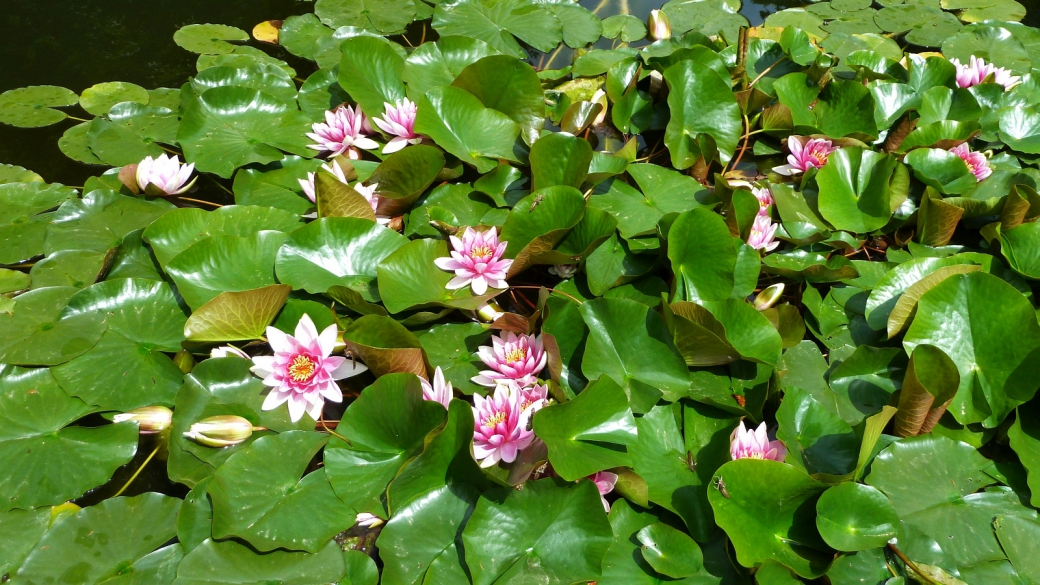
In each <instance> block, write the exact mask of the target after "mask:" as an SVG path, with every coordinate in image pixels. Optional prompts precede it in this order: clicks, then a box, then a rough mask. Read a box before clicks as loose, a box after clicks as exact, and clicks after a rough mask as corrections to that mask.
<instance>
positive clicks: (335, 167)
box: [297, 161, 347, 203]
mask: <svg viewBox="0 0 1040 585" xmlns="http://www.w3.org/2000/svg"><path fill="white" fill-rule="evenodd" d="M322 169H324V170H325V171H326V172H328V173H331V174H332V176H333V177H336V179H337V180H338V181H339V182H340V183H343V184H344V185H346V184H347V176H346V175H345V174H343V169H342V168H340V166H339V163H338V162H336V161H332V162H331V163H325V164H323V165H321V169H319V170H322ZM297 181H299V182H300V187H302V188H303V194H304V195H306V196H307V199H310V200H311V203H315V202H316V201H317V196H316V191H315V189H314V173H307V179H306V180H304V179H297Z"/></svg>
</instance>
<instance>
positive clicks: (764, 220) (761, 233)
mask: <svg viewBox="0 0 1040 585" xmlns="http://www.w3.org/2000/svg"><path fill="white" fill-rule="evenodd" d="M777 227H779V224H776V223H773V220H772V219H770V218H769V216H768V215H759V216H756V217H755V222H754V223H752V224H751V233H749V234H748V239H747V243H748V245H749V246H751V247H752V248H755V249H756V250H762V251H765V252H772V251H773V250H774V249H776V247H777V246H779V245H780V242H778V241H776V240H775V239H774V238H773V235H774V234H775V233H776V228H777Z"/></svg>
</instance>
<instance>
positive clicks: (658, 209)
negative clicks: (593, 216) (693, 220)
mask: <svg viewBox="0 0 1040 585" xmlns="http://www.w3.org/2000/svg"><path fill="white" fill-rule="evenodd" d="M627 170H628V172H629V174H630V175H632V177H633V178H634V179H635V180H636V184H637V185H639V189H636V188H634V187H632V186H630V185H629V184H628V183H623V182H621V181H613V182H612V183H611V185H610V190H609V191H607V192H606V193H597V194H593V195H592V196H591V197H590V198H589V207H591V208H596V209H602V210H603V211H606V212H608V213H610V214H611V215H613V216H614V217H615V219H617V222H618V230H619V231H620V232H621V235H622V236H623V237H625V238H629V239H630V238H633V237H635V236H640V235H645V234H649V233H652V232H654V231H655V230H656V229H657V223H658V222H659V221H661V218H662V217H664V216H665V215H667V214H669V213H682V212H684V211H689V210H691V209H695V208H698V207H702V206H705V205H706V204H708V198H709V193H708V191H707V190H706V189H705V188H704V187H703V186H702V185H701V184H700V183H698V182H697V181H696V180H694V179H693V177H689V176H686V175H683V174H681V173H678V172H676V171H674V170H672V169H668V168H665V167H660V166H657V165H650V164H633V165H629V166H628V169H627Z"/></svg>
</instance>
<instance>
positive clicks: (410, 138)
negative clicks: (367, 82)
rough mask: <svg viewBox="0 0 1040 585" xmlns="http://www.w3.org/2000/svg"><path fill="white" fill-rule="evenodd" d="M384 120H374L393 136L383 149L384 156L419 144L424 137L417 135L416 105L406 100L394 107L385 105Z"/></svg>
mask: <svg viewBox="0 0 1040 585" xmlns="http://www.w3.org/2000/svg"><path fill="white" fill-rule="evenodd" d="M383 109H384V110H385V113H384V114H383V117H382V118H372V121H373V122H375V123H376V126H379V129H380V130H382V131H383V132H386V133H387V134H389V135H391V136H393V138H391V139H390V142H388V143H386V146H384V147H383V154H390V153H391V152H397V151H398V150H401V149H402V148H404V147H406V146H408V145H409V144H419V143H420V142H422V137H421V136H419V135H418V134H416V133H415V130H414V128H415V103H414V102H412V101H411V100H409V99H408V98H404V99H403V100H401V101H399V102H397V103H396V104H394V105H390V104H383Z"/></svg>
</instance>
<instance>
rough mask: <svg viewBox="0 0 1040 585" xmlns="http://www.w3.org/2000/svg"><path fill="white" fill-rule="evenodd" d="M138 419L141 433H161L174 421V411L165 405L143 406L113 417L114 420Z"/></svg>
mask: <svg viewBox="0 0 1040 585" xmlns="http://www.w3.org/2000/svg"><path fill="white" fill-rule="evenodd" d="M128 420H135V421H137V428H138V430H139V431H140V432H141V434H145V435H147V434H151V433H161V432H163V431H165V430H166V429H168V428H170V424H172V423H173V411H172V410H170V409H169V408H166V407H165V406H143V407H141V408H135V409H133V410H128V411H126V412H121V413H119V414H117V415H115V416H113V417H112V422H116V423H120V422H123V421H128Z"/></svg>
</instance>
